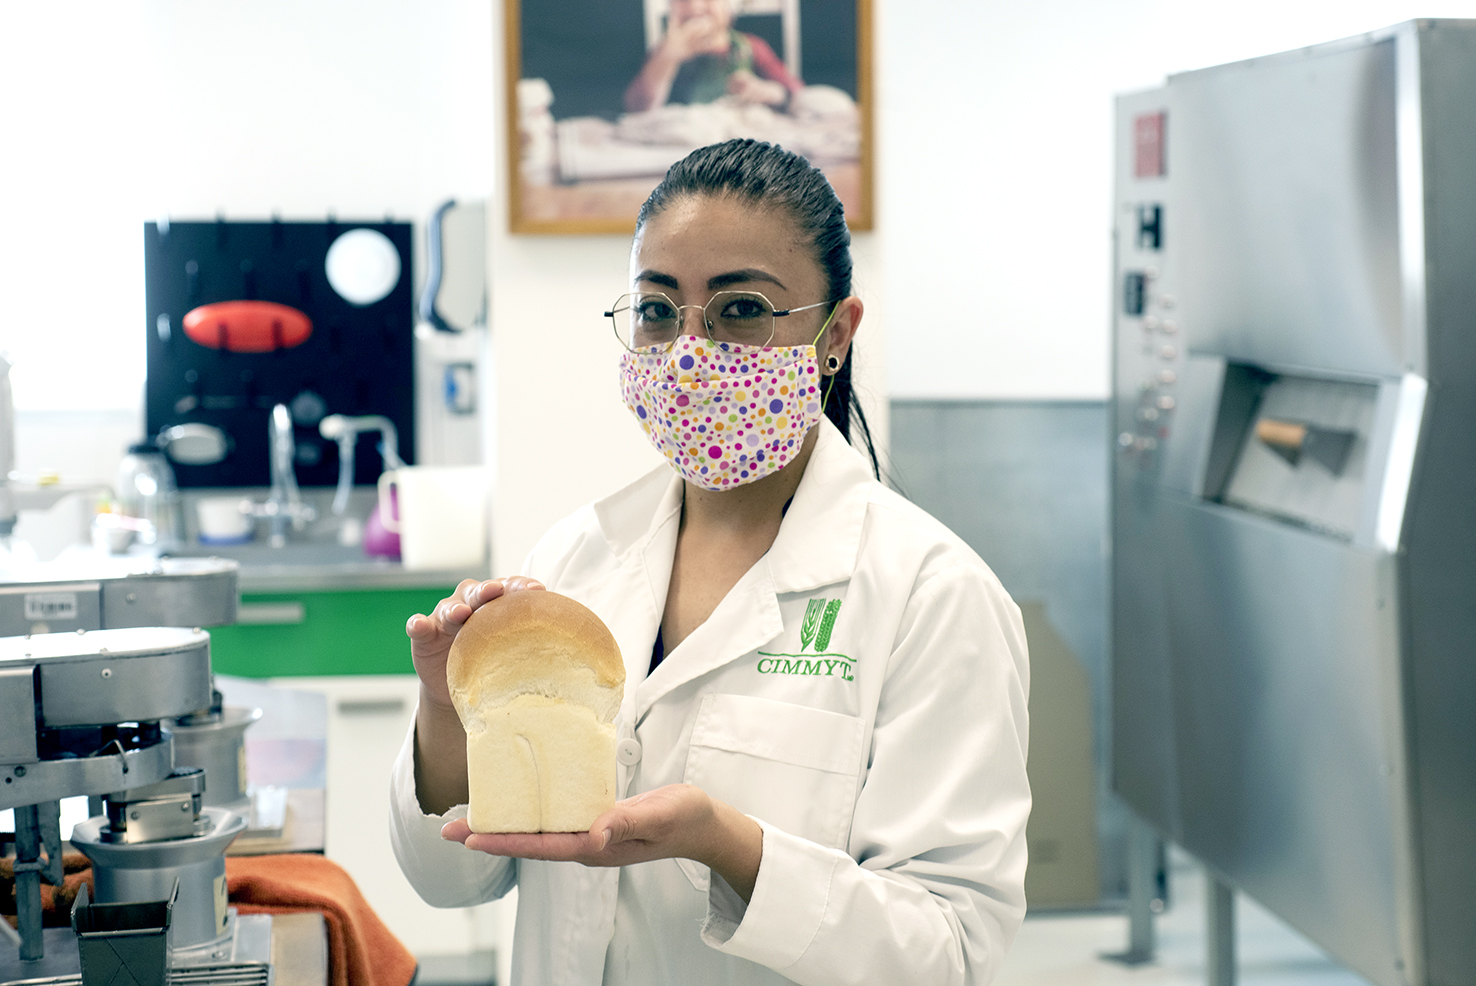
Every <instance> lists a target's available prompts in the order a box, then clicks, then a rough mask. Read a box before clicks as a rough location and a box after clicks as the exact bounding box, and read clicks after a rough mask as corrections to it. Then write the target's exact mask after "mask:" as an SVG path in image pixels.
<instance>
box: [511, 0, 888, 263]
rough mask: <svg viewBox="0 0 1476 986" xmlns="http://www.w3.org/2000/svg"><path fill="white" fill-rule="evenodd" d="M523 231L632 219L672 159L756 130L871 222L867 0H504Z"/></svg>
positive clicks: (628, 227)
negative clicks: (821, 176) (813, 170)
mask: <svg viewBox="0 0 1476 986" xmlns="http://www.w3.org/2000/svg"><path fill="white" fill-rule="evenodd" d="M504 27H505V30H504V37H505V43H506V57H505V66H506V77H507V78H506V100H507V114H506V115H507V148H508V151H507V153H508V158H507V172H508V206H509V208H508V216H509V227H510V231H511V232H513V233H529V234H592V233H627V234H628V233H631V232H633V231H634V230H635V218H636V213H637V212H638V211H639V210H640V206H641V204H642V203H643V202H644V201H645V200H646V198H647V196H648V195H649V194H650V192H651V190H652V189H653V188H655V187H656V185H657V183H658V182H659V181H660V180H661V177H662V175H664V174H665V172H666V169H667V168H668V167H670V165H672V164H673V163H675V162H676V161H678V160H680V159H681V158H682V157H684V156H686V154H687V153H689V152H691V151H692V150H695V149H696V148H698V147H702V146H705V145H707V144H712V143H716V142H718V141H721V140H725V139H728V138H730V137H755V138H758V139H762V140H768V141H770V142H772V143H777V144H779V145H781V146H783V147H786V148H788V149H790V150H793V151H795V152H796V153H799V154H801V155H802V156H804V157H805V158H806V159H807V160H809V161H811V162H812V163H814V164H815V165H816V166H817V167H819V168H820V169H821V170H822V171H823V172H824V173H825V175H826V177H827V178H829V179H830V182H831V184H832V185H833V186H834V187H835V190H836V194H837V195H838V196H839V197H840V199H841V202H842V204H843V205H844V206H845V210H846V220H847V222H848V224H849V225H850V228H851V229H852V230H853V231H865V230H869V229H871V228H872V223H873V218H874V217H873V203H872V173H873V168H872V162H873V160H874V156H875V149H874V146H873V142H874V137H873V134H874V129H873V124H872V79H871V67H872V55H871V50H872V12H871V0H530V2H529V3H526V4H525V3H523V2H522V0H504Z"/></svg>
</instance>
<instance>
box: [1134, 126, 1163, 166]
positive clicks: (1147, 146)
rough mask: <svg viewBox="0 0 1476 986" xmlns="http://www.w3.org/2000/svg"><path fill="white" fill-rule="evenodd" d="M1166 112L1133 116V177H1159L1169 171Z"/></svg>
mask: <svg viewBox="0 0 1476 986" xmlns="http://www.w3.org/2000/svg"><path fill="white" fill-rule="evenodd" d="M1165 116H1167V114H1165V113H1143V114H1141V115H1140V116H1135V117H1133V177H1134V178H1159V177H1162V176H1163V175H1164V174H1166V173H1167V168H1166V167H1165V161H1164V150H1165V148H1164V142H1163V125H1164V117H1165Z"/></svg>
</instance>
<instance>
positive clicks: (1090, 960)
mask: <svg viewBox="0 0 1476 986" xmlns="http://www.w3.org/2000/svg"><path fill="white" fill-rule="evenodd" d="M1169 878H1170V880H1171V881H1172V889H1171V892H1170V899H1171V906H1170V907H1169V909H1168V910H1167V911H1165V912H1164V913H1163V914H1161V915H1159V917H1158V921H1157V935H1158V959H1157V961H1156V962H1152V963H1150V964H1148V965H1143V966H1138V967H1137V968H1127V967H1126V966H1122V965H1118V964H1117V963H1114V962H1107V961H1103V960H1102V959H1101V958H1100V956H1101V955H1102V953H1104V952H1121V951H1122V950H1123V949H1124V948H1125V947H1126V946H1127V919H1126V918H1124V917H1122V916H1121V915H1106V916H1098V915H1089V916H1071V917H1031V918H1027V919H1026V921H1025V926H1024V927H1023V928H1021V929H1020V934H1019V935H1018V936H1017V937H1016V938H1015V944H1014V947H1013V948H1012V949H1011V950H1010V954H1009V956H1008V957H1007V958H1006V959H1005V964H1004V968H1003V969H1002V970H1001V971H1000V975H999V977H998V978H997V979H996V980H995V984H996V986H1200V984H1202V983H1204V981H1205V978H1204V977H1205V936H1204V878H1203V873H1202V871H1201V870H1200V869H1199V867H1198V866H1196V865H1195V864H1194V863H1193V861H1192V860H1190V859H1189V858H1188V857H1187V856H1184V855H1182V854H1179V853H1174V854H1172V855H1171V857H1170V876H1169ZM1235 919H1236V943H1237V955H1236V958H1237V962H1238V964H1239V969H1238V971H1239V979H1238V982H1239V983H1241V984H1243V986H1369V984H1368V981H1367V980H1365V979H1364V978H1362V977H1361V976H1357V975H1355V974H1353V973H1352V972H1349V971H1348V970H1347V969H1344V968H1343V967H1342V966H1340V965H1338V964H1337V963H1336V962H1334V961H1333V960H1331V959H1329V958H1328V957H1327V955H1326V954H1325V953H1323V952H1322V951H1321V950H1320V949H1318V948H1317V947H1316V946H1315V945H1313V944H1312V943H1311V942H1309V941H1307V939H1306V938H1304V937H1302V936H1301V935H1300V934H1298V933H1297V932H1295V931H1293V930H1292V929H1291V928H1289V927H1287V926H1286V925H1285V924H1284V923H1282V921H1281V920H1280V919H1278V918H1276V917H1275V916H1274V915H1272V914H1271V913H1269V912H1268V911H1266V910H1265V909H1264V908H1261V907H1259V906H1257V905H1256V904H1255V903H1254V902H1252V901H1250V900H1247V899H1246V898H1245V897H1237V898H1236V911H1235Z"/></svg>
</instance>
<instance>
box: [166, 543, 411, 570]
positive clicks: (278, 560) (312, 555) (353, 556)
mask: <svg viewBox="0 0 1476 986" xmlns="http://www.w3.org/2000/svg"><path fill="white" fill-rule="evenodd" d="M170 554H171V555H174V556H175V557H182V558H204V557H214V558H229V559H231V560H232V561H236V562H240V564H241V567H242V568H275V567H277V566H288V567H292V568H302V567H309V568H317V567H321V566H325V565H393V564H395V563H394V562H392V561H390V560H389V559H385V558H371V557H369V556H368V555H366V554H364V548H363V546H362V545H357V544H355V545H342V544H339V543H338V542H336V541H298V542H293V541H289V542H287V544H285V545H283V546H282V547H280V548H273V547H272V546H271V545H269V544H267V543H266V542H265V541H248V542H246V543H245V544H190V545H185V546H182V547H179V548H176V549H174V550H172V551H170Z"/></svg>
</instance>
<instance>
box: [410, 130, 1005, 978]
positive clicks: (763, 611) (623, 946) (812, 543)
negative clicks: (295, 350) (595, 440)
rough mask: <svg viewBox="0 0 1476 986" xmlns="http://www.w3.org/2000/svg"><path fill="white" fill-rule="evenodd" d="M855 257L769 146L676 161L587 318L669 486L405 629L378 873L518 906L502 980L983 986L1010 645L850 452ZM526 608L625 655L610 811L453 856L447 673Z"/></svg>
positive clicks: (456, 835)
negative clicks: (452, 652)
mask: <svg viewBox="0 0 1476 986" xmlns="http://www.w3.org/2000/svg"><path fill="white" fill-rule="evenodd" d="M849 243H850V235H849V233H848V232H847V229H846V226H845V220H844V216H843V214H842V210H841V206H840V203H839V202H838V201H837V200H836V197H835V194H834V192H833V191H832V190H831V188H830V186H829V184H828V183H827V182H826V181H825V179H824V177H823V176H822V175H821V174H820V173H819V172H818V171H816V170H815V169H813V168H811V167H809V165H808V164H806V163H805V162H804V161H803V160H802V159H801V158H798V157H797V156H795V155H793V154H790V153H788V152H786V151H782V150H780V149H778V148H776V147H773V146H770V145H768V144H762V143H756V142H754V141H729V142H728V143H726V144H719V145H715V146H712V147H707V148H703V149H701V150H698V151H695V152H694V153H693V154H691V155H690V156H689V157H687V158H686V159H685V160H683V161H681V162H679V163H678V164H676V165H674V166H673V167H672V169H671V170H670V171H669V172H668V173H667V175H666V178H665V180H664V181H663V182H662V183H661V185H659V186H658V187H657V189H656V190H655V191H654V192H653V193H652V194H651V197H650V199H649V200H648V201H647V202H646V204H645V206H644V207H643V208H642V209H641V213H640V216H639V218H638V220H637V230H636V237H635V243H634V247H633V249H632V253H631V280H632V292H633V294H634V296H633V297H632V296H625V297H624V298H623V299H622V301H621V302H620V303H617V304H616V305H615V306H614V307H613V308H612V312H611V313H607V314H613V316H614V321H615V323H616V331H617V334H618V335H619V336H620V337H621V340H622V341H623V342H624V343H625V344H626V346H627V349H628V350H631V349H633V350H634V351H627V352H625V353H624V354H623V355H622V362H621V384H622V391H623V394H624V397H625V400H626V403H627V405H628V406H630V407H631V409H632V411H633V412H634V413H635V415H636V419H637V421H638V422H640V423H641V425H642V427H643V428H644V429H645V430H646V433H647V435H648V436H650V437H651V439H652V440H653V442H655V444H656V446H657V448H658V449H660V450H661V451H662V452H663V453H664V454H666V456H667V459H668V463H669V465H670V467H671V468H666V467H662V468H660V469H658V470H657V471H656V472H653V473H652V474H650V475H648V476H646V477H645V478H643V479H641V480H639V481H637V482H636V483H634V484H632V485H631V486H629V487H627V488H626V489H624V490H621V491H620V492H618V493H615V494H614V495H613V496H610V497H608V498H606V499H604V500H600V501H597V502H596V503H594V504H592V505H590V506H589V507H586V508H584V509H583V510H581V511H579V512H578V513H576V514H574V515H573V516H571V517H569V518H568V519H567V520H565V521H563V522H561V523H560V524H559V525H557V526H556V527H555V528H554V529H553V530H552V531H550V532H549V533H548V534H547V535H546V536H545V537H544V539H543V541H542V542H540V544H539V545H538V547H537V548H535V550H534V551H533V554H532V555H531V556H530V557H529V559H528V561H527V563H526V565H525V567H524V572H525V575H524V576H523V577H519V578H514V579H508V580H504V581H492V582H474V581H467V582H463V583H462V584H461V586H460V587H459V588H458V590H457V592H456V594H455V595H453V596H452V597H450V598H448V599H445V600H443V601H442V602H441V603H440V605H438V606H437V607H436V610H435V612H434V613H432V614H431V615H430V616H429V617H426V616H420V615H417V616H414V617H412V618H411V619H410V621H409V623H408V625H407V632H408V633H409V635H410V638H411V641H412V653H413V655H414V657H415V662H416V668H417V671H418V672H419V674H420V676H421V681H422V688H421V698H420V706H419V709H418V711H417V713H416V725H415V728H414V730H413V731H412V733H411V735H410V737H408V738H407V741H406V746H405V749H404V751H403V752H402V754H401V756H400V759H399V761H398V762H397V764H396V768H395V774H394V778H393V782H392V784H393V800H394V804H395V809H394V811H393V813H392V815H393V818H392V838H393V842H394V845H395V850H396V854H397V856H398V857H399V859H400V863H401V866H402V867H403V868H404V870H405V872H406V874H407V876H408V877H409V878H410V880H411V882H412V883H413V884H414V885H415V887H416V889H417V890H418V891H419V892H420V893H421V895H422V896H424V897H425V898H426V900H428V901H430V902H431V903H434V904H438V905H441V906H447V907H454V906H464V905H470V904H475V903H479V902H482V901H486V900H490V899H493V898H495V897H498V896H500V895H501V894H503V893H505V892H506V891H508V890H509V889H511V888H512V887H513V886H514V885H516V886H517V887H518V889H519V895H518V921H517V931H516V935H515V939H516V940H515V942H514V946H513V970H514V971H513V979H514V982H516V983H524V984H535V983H537V984H544V983H557V984H566V983H567V984H576V983H578V984H587V983H599V982H604V983H632V984H637V983H639V984H653V983H779V982H785V981H795V982H800V983H813V984H830V983H903V982H918V983H924V982H925V983H930V984H947V983H960V984H962V983H986V982H988V981H989V980H990V979H991V978H992V977H993V975H994V973H995V971H996V970H997V969H998V967H999V963H1000V960H1001V958H1002V956H1003V953H1004V950H1005V949H1006V947H1007V946H1008V944H1009V942H1010V940H1011V939H1012V938H1013V936H1014V933H1015V931H1016V929H1017V928H1018V926H1019V922H1020V920H1021V917H1022V916H1023V912H1024V906H1025V901H1024V893H1023V882H1024V875H1025V821H1026V817H1027V816H1028V814H1029V809H1030V794H1029V788H1028V785H1027V782H1026V777H1025V753H1026V694H1027V689H1028V674H1029V672H1028V667H1027V662H1026V655H1025V640H1024V632H1023V629H1022V626H1021V623H1020V617H1019V612H1018V610H1017V609H1016V608H1015V606H1014V604H1013V603H1012V602H1011V601H1010V599H1009V597H1008V596H1007V595H1006V594H1005V592H1004V590H1003V589H1002V588H1001V587H1000V585H999V583H998V581H997V580H996V579H995V578H994V576H993V574H992V573H991V572H990V571H989V569H988V568H987V567H986V566H985V565H984V563H983V562H982V561H980V560H979V558H978V556H977V555H975V554H974V553H973V552H972V551H970V550H969V549H968V548H967V547H966V546H965V545H964V544H963V543H962V542H961V541H959V540H958V538H956V537H955V536H954V535H952V534H951V533H949V532H948V531H947V530H946V529H944V528H943V527H942V526H941V525H939V524H938V523H937V522H936V521H934V520H933V519H932V518H930V517H928V516H927V515H926V514H924V513H923V512H922V511H921V510H919V509H917V508H916V507H915V506H913V505H912V504H910V503H908V502H907V501H906V500H904V499H902V498H901V497H899V496H897V495H896V494H894V493H892V492H891V491H889V490H887V489H886V488H885V487H884V486H882V485H881V484H880V483H879V482H877V481H876V479H875V478H874V475H873V472H874V462H873V463H871V464H870V466H869V464H868V463H867V461H866V460H864V459H863V458H862V457H861V456H860V455H859V454H858V453H857V452H856V451H854V450H853V449H852V448H851V447H850V446H849V445H848V444H847V437H846V436H847V434H848V431H849V428H848V425H849V419H850V411H851V408H852V407H853V401H852V399H851V395H850V387H849V381H850V367H851V342H852V340H853V338H854V337H855V334H856V331H857V329H858V328H859V326H860V324H861V318H862V313H863V309H862V304H861V301H860V300H859V299H858V298H856V297H855V296H854V295H852V294H851V283H850V280H851V261H850V250H849ZM755 397H757V398H758V400H755V399H754V398H755ZM709 398H710V399H711V400H710V402H708V403H704V402H705V401H708V399H709ZM822 403H823V406H824V411H823V414H822ZM698 407H700V408H701V412H700V413H693V409H694V408H698ZM715 410H716V413H714V411H715ZM856 410H857V411H858V416H859V408H857V409H856ZM720 427H721V430H720ZM861 430H862V431H863V432H864V428H862V429H861ZM673 472H674V473H675V475H673ZM540 586H547V587H549V588H551V589H554V590H556V591H559V592H562V593H565V594H567V595H569V596H572V597H574V598H575V599H578V600H579V601H580V602H582V603H584V604H585V605H586V606H588V607H590V608H591V609H593V610H594V611H595V612H596V613H598V614H599V615H600V616H601V618H603V619H604V621H605V622H606V623H607V624H608V625H609V627H610V629H611V631H612V633H614V635H615V638H616V640H617V641H618V642H619V644H620V647H621V651H622V653H623V654H624V655H625V660H626V689H625V701H624V704H623V705H622V707H621V711H620V714H619V716H618V717H617V719H616V725H617V728H618V730H619V736H620V738H621V740H622V744H621V748H622V750H624V751H625V755H624V756H622V758H621V759H622V765H621V767H620V769H619V777H618V784H619V787H618V791H619V794H620V796H622V797H624V798H625V799H626V800H623V801H621V802H620V803H618V804H617V805H616V806H615V808H614V809H612V810H611V811H610V812H608V813H606V814H605V815H604V816H602V817H601V818H600V819H598V820H597V821H596V822H595V824H594V826H593V827H591V829H590V831H589V832H584V833H572V834H552V835H547V834H546V835H511V836H509V835H472V834H470V832H469V830H468V828H467V825H466V822H465V821H464V816H465V809H464V808H462V807H457V806H459V805H461V804H462V802H464V801H465V800H466V791H467V786H466V765H465V756H464V752H463V750H464V743H465V738H464V734H463V733H462V731H461V725H460V722H459V721H458V720H457V718H456V714H455V712H454V710H453V709H452V707H451V704H450V698H449V693H448V691H447V687H446V680H445V658H446V653H447V650H448V649H449V647H450V643H451V641H452V640H453V639H454V638H455V635H456V632H457V630H458V628H459V627H460V626H461V625H462V623H464V621H465V620H466V618H467V617H468V616H469V615H470V614H471V612H472V611H473V610H474V609H475V608H476V607H477V606H479V605H481V604H482V603H484V602H486V601H487V600H489V599H493V598H496V597H497V596H498V595H500V594H502V593H504V592H511V591H519V590H524V591H526V590H527V589H536V588H539V587H540ZM443 829H444V832H443ZM443 835H444V837H443ZM458 843H464V845H462V844H458ZM469 850H470V851H469Z"/></svg>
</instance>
